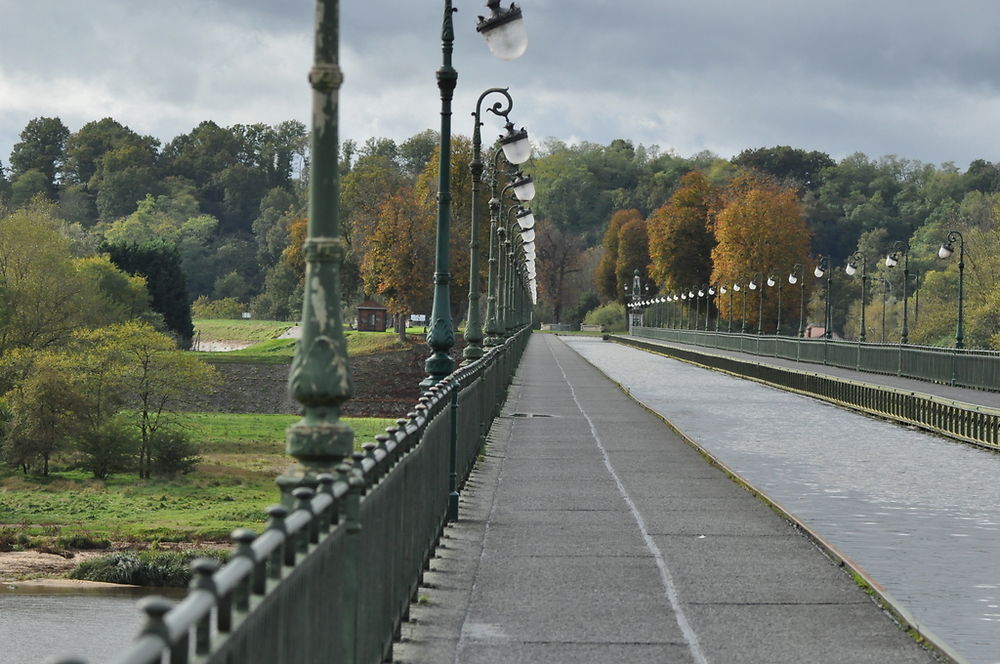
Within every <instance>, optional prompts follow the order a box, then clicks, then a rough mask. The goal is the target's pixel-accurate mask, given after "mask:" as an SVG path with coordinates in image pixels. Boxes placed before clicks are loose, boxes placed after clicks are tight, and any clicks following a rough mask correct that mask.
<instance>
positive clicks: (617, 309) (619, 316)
mask: <svg viewBox="0 0 1000 664" xmlns="http://www.w3.org/2000/svg"><path fill="white" fill-rule="evenodd" d="M583 322H584V324H585V325H600V326H601V330H603V331H604V332H624V331H625V305H623V304H619V303H617V302H609V303H608V304H605V305H602V306H600V307H597V308H596V309H591V310H590V311H588V312H587V315H586V316H584V318H583Z"/></svg>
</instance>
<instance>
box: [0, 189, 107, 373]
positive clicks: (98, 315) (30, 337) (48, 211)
mask: <svg viewBox="0 0 1000 664" xmlns="http://www.w3.org/2000/svg"><path fill="white" fill-rule="evenodd" d="M62 228H63V224H62V223H61V222H60V221H59V220H58V219H55V218H54V217H53V216H52V208H51V206H45V205H32V206H30V207H28V208H24V209H21V210H17V211H16V212H13V213H12V214H9V215H7V216H6V217H0V283H2V284H3V285H4V290H5V292H6V298H5V299H6V313H5V315H4V317H3V318H2V319H0V355H2V354H3V353H4V352H5V351H8V350H10V349H13V348H17V347H22V346H25V347H31V348H46V347H49V346H56V345H59V344H62V343H64V342H65V341H66V340H67V339H68V338H69V335H70V333H71V332H72V331H73V330H74V329H76V328H77V327H80V326H84V325H99V324H102V322H106V321H107V315H108V311H107V306H108V301H107V298H106V297H105V295H103V294H102V293H101V291H100V288H99V286H98V284H97V283H96V282H95V281H94V280H93V279H91V278H88V274H87V272H86V270H81V268H82V267H85V265H82V264H80V263H78V262H77V261H76V260H75V259H74V258H73V256H72V254H71V243H70V240H69V238H67V237H66V236H65V235H64V234H63V233H62V232H61V230H62ZM3 383H4V380H3V377H0V389H3V388H4V385H3Z"/></svg>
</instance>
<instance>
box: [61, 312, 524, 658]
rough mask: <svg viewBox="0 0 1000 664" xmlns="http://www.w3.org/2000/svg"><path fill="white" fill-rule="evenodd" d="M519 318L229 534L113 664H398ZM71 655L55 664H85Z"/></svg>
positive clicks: (516, 346) (505, 379)
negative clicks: (262, 519) (403, 409)
mask: <svg viewBox="0 0 1000 664" xmlns="http://www.w3.org/2000/svg"><path fill="white" fill-rule="evenodd" d="M529 335H530V328H528V327H523V328H521V329H520V330H519V331H517V332H516V333H515V334H513V335H512V336H511V337H510V338H508V339H507V340H506V341H505V342H503V343H502V344H501V345H499V346H494V347H493V348H492V349H490V350H489V351H488V352H487V353H486V354H485V355H484V356H483V357H482V358H481V359H480V360H477V361H476V362H473V363H471V364H469V365H467V366H464V367H461V368H459V369H458V370H457V371H455V372H454V373H452V374H450V375H449V376H448V377H447V378H445V379H444V380H443V381H441V383H439V384H438V385H436V386H434V387H432V388H431V389H430V390H428V391H427V392H425V393H424V396H422V397H420V399H419V401H418V403H417V405H416V406H415V408H414V409H413V411H412V412H410V413H408V414H407V415H406V417H405V418H401V419H399V420H397V421H396V426H394V427H390V428H389V429H387V430H386V433H385V434H383V435H380V436H377V437H376V440H375V441H373V442H369V443H366V444H365V445H364V446H363V449H364V451H363V452H355V453H354V455H353V458H352V460H351V462H350V463H344V464H341V465H340V466H338V467H337V469H336V472H335V473H332V474H325V475H322V476H320V478H319V488H318V490H317V491H313V489H310V488H306V487H299V488H297V489H295V490H294V491H293V495H294V498H295V501H296V504H295V505H294V506H293V508H291V509H289V508H288V507H285V506H283V505H274V506H272V507H270V508H268V510H267V513H268V521H267V526H266V529H265V530H264V532H263V533H262V534H261V535H259V536H257V535H256V534H255V533H254V532H253V531H251V530H248V529H243V528H241V529H239V530H236V531H234V533H233V536H232V538H233V541H234V544H235V546H234V548H233V555H232V558H231V559H230V561H229V562H228V563H226V564H225V565H224V566H222V567H221V568H220V567H219V565H218V563H217V562H215V561H212V560H208V559H199V560H196V561H194V562H193V563H192V567H193V570H194V578H193V580H192V582H191V588H190V591H189V592H188V594H187V596H186V597H185V598H184V599H183V600H182V601H181V602H180V603H179V604H177V605H173V604H172V603H171V602H169V601H167V600H165V599H163V598H159V597H147V598H145V599H143V600H141V601H140V602H139V605H140V607H141V609H142V610H143V611H145V613H146V615H147V622H146V625H145V627H144V628H143V630H142V632H141V633H140V635H139V636H138V638H137V639H136V641H135V642H134V643H133V645H132V647H130V648H129V649H128V650H127V651H126V652H124V653H123V654H121V655H120V656H119V657H117V658H116V659H115V660H113V661H114V662H115V663H116V664H153V663H159V662H161V661H162V658H163V657H164V655H166V654H168V653H169V661H170V662H171V664H185V663H186V662H206V663H208V662H211V663H222V662H229V663H239V664H256V663H260V664H274V663H275V662H319V661H323V662H330V663H332V664H344V663H350V664H356V663H364V664H376V663H377V662H383V661H391V656H392V644H393V640H394V638H396V637H398V635H399V629H400V624H401V621H403V620H404V619H406V617H407V616H408V614H409V606H410V602H411V601H413V600H414V599H415V598H416V592H417V588H418V586H419V584H420V581H421V578H422V575H423V572H424V571H425V570H427V569H428V565H429V561H430V558H431V556H432V555H433V552H434V548H435V547H436V545H437V542H438V540H439V538H440V536H441V533H442V531H443V528H444V526H445V523H446V522H447V521H448V520H449V519H454V518H456V517H457V509H458V500H457V499H458V490H459V489H460V488H461V484H462V483H463V482H464V480H465V478H467V477H468V475H469V473H470V472H471V470H472V467H473V465H474V464H475V462H476V458H477V455H478V453H479V451H480V450H481V449H482V446H483V444H484V442H485V439H486V433H487V432H488V430H489V427H490V425H491V423H492V421H493V419H494V418H495V417H496V416H497V415H498V414H499V410H500V405H501V404H502V403H503V402H504V398H505V394H506V391H507V387H508V386H509V385H510V382H511V380H512V378H513V375H514V371H515V369H516V368H517V364H518V362H519V360H520V357H521V355H522V353H523V351H524V347H525V345H526V344H527V340H528V337H529ZM81 661H82V660H80V659H77V658H66V659H60V660H55V662H56V664H76V663H79V662H81Z"/></svg>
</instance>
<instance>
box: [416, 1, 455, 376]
mask: <svg viewBox="0 0 1000 664" xmlns="http://www.w3.org/2000/svg"><path fill="white" fill-rule="evenodd" d="M454 11H455V9H454V8H453V7H452V4H451V0H445V2H444V23H443V25H442V29H441V53H442V61H443V62H442V65H441V68H440V69H438V71H437V81H438V89H439V90H440V91H441V145H440V148H439V154H440V161H439V167H438V195H437V199H438V206H437V208H438V209H437V244H436V246H435V249H434V303H433V305H432V306H431V324H430V328H429V329H428V331H427V345H428V346H430V347H431V350H432V353H431V355H430V357H428V358H427V361H426V362H425V363H424V369H426V371H427V377H426V378H424V380H423V381H421V382H420V386H421V387H423V388H427V387H431V386H432V385H436V384H437V383H438V382H439V381H441V379H443V378H444V377H445V376H447V375H448V374H450V373H451V372H452V370H453V369H454V368H455V360H453V359H452V358H451V356H450V355H449V354H448V353H449V351H450V350H451V348H452V346H454V345H455V330H454V327H453V325H452V320H451V291H450V284H451V273H450V272H449V271H448V265H449V251H450V248H449V243H450V237H451V100H452V97H453V96H454V93H455V86H456V85H457V83H458V72H457V71H455V68H454V67H452V65H451V54H452V51H453V50H454V42H455V29H454V24H453V21H452V16H451V15H452V14H453V13H454Z"/></svg>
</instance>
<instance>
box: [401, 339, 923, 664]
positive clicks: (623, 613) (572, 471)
mask: <svg viewBox="0 0 1000 664" xmlns="http://www.w3.org/2000/svg"><path fill="white" fill-rule="evenodd" d="M425 583H426V587H425V588H423V589H422V590H421V595H420V597H419V602H418V604H416V605H415V606H414V607H413V609H412V612H411V621H410V622H408V623H406V624H405V625H404V628H403V641H402V643H401V644H399V645H398V646H397V649H396V661H397V662H409V663H413V664H417V663H425V662H426V663H431V662H433V663H435V664H439V663H443V662H460V663H463V664H479V663H488V662H505V663H510V664H518V663H528V662H539V663H542V662H544V663H545V664H557V663H559V662H567V663H568V662H573V663H581V662H583V663H587V662H595V663H596V662H600V663H602V664H605V663H609V662H624V661H643V662H671V663H674V662H697V663H705V662H713V663H723V662H725V663H729V662H761V663H768V664H780V663H783V662H789V663H791V662H795V663H796V664H802V663H804V662H810V663H816V662H831V663H833V662H836V663H839V664H843V663H854V662H872V663H876V662H877V663H880V664H881V663H884V662H893V663H908V662H932V661H937V660H936V659H935V657H934V656H933V655H931V654H930V653H928V652H926V651H924V650H923V649H921V648H920V647H919V646H918V645H917V644H916V643H915V642H914V641H913V640H911V639H910V638H909V637H908V636H906V635H905V634H904V633H903V632H902V631H900V630H899V628H898V627H897V626H896V625H895V624H894V623H893V621H892V620H891V619H890V618H889V617H888V616H887V615H886V614H884V613H883V612H882V611H881V610H880V609H879V608H878V607H877V606H876V605H875V604H874V603H873V602H872V600H871V599H869V597H868V596H867V595H866V594H865V593H864V592H863V591H862V590H860V589H859V588H858V587H857V586H855V584H854V583H853V582H852V581H851V579H850V578H849V577H848V576H847V575H846V574H845V573H843V572H842V571H841V570H840V569H838V568H837V567H836V566H835V565H834V564H833V563H832V562H831V561H830V560H829V559H827V558H826V557H825V556H824V555H823V554H822V553H821V552H820V551H819V550H818V549H816V548H815V547H814V546H813V544H812V543H811V542H810V541H809V540H808V539H806V538H805V537H803V536H801V535H800V534H799V533H798V532H797V531H796V530H795V529H794V528H793V527H792V526H790V525H789V524H788V523H787V522H786V521H785V520H784V519H782V518H781V517H779V516H778V515H776V514H775V513H774V512H772V511H771V510H770V509H769V508H768V507H766V506H765V505H764V504H763V503H761V502H760V501H758V500H757V499H756V498H754V497H753V496H751V495H750V494H749V493H748V492H746V491H745V490H743V489H742V488H741V487H740V486H739V485H737V484H736V483H734V482H733V481H731V480H730V479H729V478H728V477H726V476H725V475H724V474H723V473H722V472H720V471H719V470H717V469H716V468H714V467H713V466H710V465H709V464H708V463H707V462H706V461H705V460H704V459H703V458H702V457H701V456H700V455H699V454H698V452H697V451H696V450H694V449H693V448H692V447H690V446H689V445H687V444H686V443H684V442H683V441H682V440H680V439H679V438H678V437H677V436H676V435H675V434H673V433H672V432H671V430H670V429H668V428H667V427H666V425H664V424H663V422H661V421H660V420H659V419H657V418H656V417H655V416H654V415H652V414H651V413H649V412H648V411H646V410H645V409H643V408H642V407H641V406H639V405H638V404H636V403H635V402H634V401H632V400H631V399H630V398H628V397H627V396H626V395H625V394H623V393H622V392H621V390H619V389H618V387H617V386H616V385H614V384H613V383H612V382H611V381H610V380H608V379H607V378H606V377H605V376H604V375H603V374H601V373H600V372H598V371H597V370H596V369H594V368H593V367H592V366H591V365H589V364H588V363H587V362H585V361H584V360H583V359H582V358H581V357H580V356H579V355H577V354H576V353H575V352H573V351H572V350H571V349H569V348H568V347H567V346H566V345H565V344H564V343H563V342H562V341H561V340H559V339H558V338H555V337H552V336H549V335H535V336H534V337H533V338H532V339H531V341H530V343H529V345H528V349H527V351H526V353H525V356H524V358H523V360H522V362H521V368H520V369H519V371H518V374H517V377H516V379H515V382H514V385H513V387H512V389H511V393H510V396H509V399H508V402H507V404H506V407H505V412H504V416H503V417H502V418H501V420H500V421H499V422H498V423H497V425H496V426H494V429H493V431H492V432H491V435H490V441H489V448H488V451H487V455H486V459H485V461H484V462H482V463H480V465H479V467H478V468H477V470H476V472H475V473H474V474H473V477H472V478H471V480H470V482H469V483H468V485H467V486H466V487H465V490H464V491H463V494H462V503H461V520H460V521H459V522H458V523H457V524H455V525H453V526H450V527H449V528H448V529H447V533H446V536H445V538H444V540H443V542H442V547H441V548H440V550H439V555H438V557H437V558H436V559H435V560H434V561H433V563H432V571H431V572H429V573H428V574H427V575H426V577H425Z"/></svg>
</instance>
